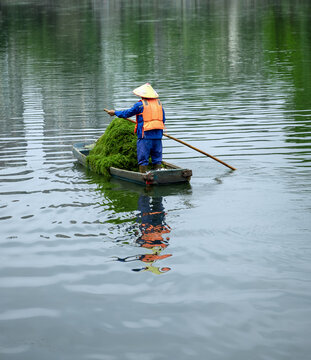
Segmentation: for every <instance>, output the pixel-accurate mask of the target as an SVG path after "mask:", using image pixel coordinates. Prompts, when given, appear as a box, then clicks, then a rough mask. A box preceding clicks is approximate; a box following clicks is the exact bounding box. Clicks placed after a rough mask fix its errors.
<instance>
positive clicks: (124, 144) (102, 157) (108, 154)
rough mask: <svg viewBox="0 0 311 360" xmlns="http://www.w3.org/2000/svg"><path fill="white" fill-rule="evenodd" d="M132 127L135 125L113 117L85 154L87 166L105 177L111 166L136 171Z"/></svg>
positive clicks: (135, 139) (108, 175)
mask: <svg viewBox="0 0 311 360" xmlns="http://www.w3.org/2000/svg"><path fill="white" fill-rule="evenodd" d="M134 128H135V125H134V124H133V123H131V122H129V121H127V120H125V119H119V118H115V119H113V120H112V122H111V123H110V124H109V125H108V127H107V129H106V131H105V133H104V134H103V135H102V136H101V137H100V138H99V139H98V140H97V141H96V144H95V146H94V148H93V149H92V150H91V151H90V154H89V155H88V156H87V158H86V161H87V164H88V167H89V168H90V169H91V170H92V171H94V172H96V173H97V174H100V175H104V176H106V177H110V173H109V168H110V167H111V166H112V167H116V168H120V169H125V170H131V171H138V164H137V153H136V141H137V138H136V135H135V134H134Z"/></svg>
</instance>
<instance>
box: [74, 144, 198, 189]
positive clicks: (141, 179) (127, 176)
mask: <svg viewBox="0 0 311 360" xmlns="http://www.w3.org/2000/svg"><path fill="white" fill-rule="evenodd" d="M93 145H94V143H93V142H84V143H77V144H74V145H73V146H72V152H73V155H74V157H75V158H76V159H77V160H78V162H79V163H80V164H81V165H83V166H84V167H86V168H89V167H88V164H87V161H86V157H87V156H88V154H89V152H90V149H91V148H92V146H93ZM162 164H163V165H164V166H165V169H161V170H150V171H148V172H147V173H140V172H136V171H128V170H123V169H119V168H115V167H110V169H109V172H110V175H111V176H112V177H114V178H117V179H122V180H125V181H130V182H133V183H137V184H141V185H169V184H176V183H185V182H189V181H190V179H191V176H192V171H191V170H190V169H183V168H180V167H178V166H176V165H173V164H170V163H167V162H165V161H163V162H162Z"/></svg>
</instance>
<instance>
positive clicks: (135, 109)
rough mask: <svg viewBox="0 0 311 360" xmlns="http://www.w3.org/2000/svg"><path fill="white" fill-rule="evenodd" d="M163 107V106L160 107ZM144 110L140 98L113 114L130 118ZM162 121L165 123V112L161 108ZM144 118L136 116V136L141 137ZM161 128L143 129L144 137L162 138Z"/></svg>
mask: <svg viewBox="0 0 311 360" xmlns="http://www.w3.org/2000/svg"><path fill="white" fill-rule="evenodd" d="M162 109H163V107H162ZM143 110H144V106H143V103H142V101H141V100H139V101H138V102H137V103H136V104H134V105H133V106H132V107H131V108H130V109H127V110H115V115H116V116H117V117H119V118H123V119H126V118H130V117H131V116H134V115H138V114H141V113H142V112H143ZM163 123H165V112H164V109H163ZM143 125H144V120H143V117H142V115H138V116H137V138H138V139H142V135H143ZM162 136H163V130H160V129H155V130H149V131H144V139H162Z"/></svg>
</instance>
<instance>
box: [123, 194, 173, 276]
mask: <svg viewBox="0 0 311 360" xmlns="http://www.w3.org/2000/svg"><path fill="white" fill-rule="evenodd" d="M138 210H139V211H140V213H139V215H138V219H137V224H138V225H139V230H140V236H139V237H138V238H137V239H136V244H137V245H138V246H140V247H141V248H144V249H147V250H149V251H151V253H147V254H139V255H133V256H127V257H125V258H117V260H118V261H122V262H129V261H142V262H143V263H144V265H145V266H144V267H142V268H138V269H132V270H133V271H137V272H138V271H150V272H152V273H153V274H157V275H159V274H163V273H166V272H167V271H169V270H171V269H170V268H169V267H157V266H155V262H156V261H159V260H163V259H166V258H168V257H170V256H172V254H161V253H162V252H163V251H164V250H165V249H166V248H167V246H168V244H169V237H168V236H167V235H166V234H168V233H170V231H171V229H170V227H169V226H168V225H167V224H166V223H165V212H164V207H163V203H162V197H150V196H147V195H141V196H140V197H139V200H138Z"/></svg>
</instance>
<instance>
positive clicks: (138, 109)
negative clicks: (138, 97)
mask: <svg viewBox="0 0 311 360" xmlns="http://www.w3.org/2000/svg"><path fill="white" fill-rule="evenodd" d="M143 109H144V107H143V104H142V102H141V101H138V102H137V103H136V104H134V105H133V106H132V107H131V108H130V109H127V110H108V109H104V110H105V111H106V113H108V114H109V115H110V116H114V115H116V116H117V117H119V118H123V119H126V118H130V117H131V116H134V115H137V114H140V113H142V112H143Z"/></svg>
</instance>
